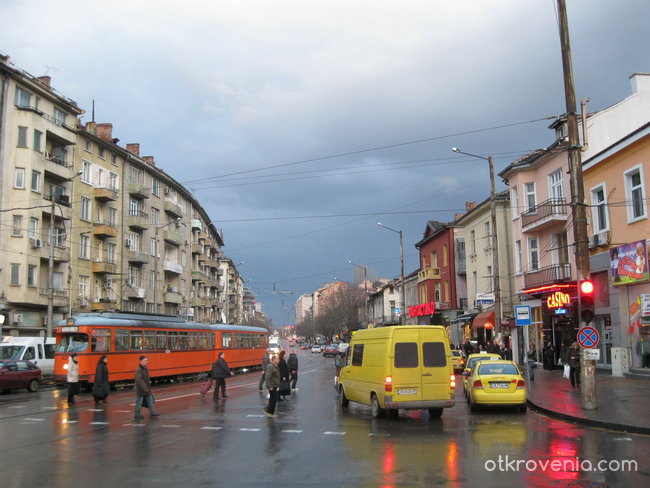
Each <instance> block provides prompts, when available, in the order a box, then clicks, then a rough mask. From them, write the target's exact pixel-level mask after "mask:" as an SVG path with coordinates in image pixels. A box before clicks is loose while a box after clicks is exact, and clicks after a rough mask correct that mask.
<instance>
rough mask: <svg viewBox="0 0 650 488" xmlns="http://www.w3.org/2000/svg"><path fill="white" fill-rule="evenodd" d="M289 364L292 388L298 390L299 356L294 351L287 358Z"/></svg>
mask: <svg viewBox="0 0 650 488" xmlns="http://www.w3.org/2000/svg"><path fill="white" fill-rule="evenodd" d="M287 366H289V373H291V389H292V390H293V391H296V390H297V389H298V388H296V383H297V382H298V356H296V353H295V352H294V351H291V353H290V354H289V358H288V359H287Z"/></svg>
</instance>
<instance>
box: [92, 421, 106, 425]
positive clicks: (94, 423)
mask: <svg viewBox="0 0 650 488" xmlns="http://www.w3.org/2000/svg"><path fill="white" fill-rule="evenodd" d="M90 425H108V422H90Z"/></svg>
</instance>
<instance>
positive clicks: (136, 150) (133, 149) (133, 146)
mask: <svg viewBox="0 0 650 488" xmlns="http://www.w3.org/2000/svg"><path fill="white" fill-rule="evenodd" d="M126 150H127V151H129V152H130V153H132V154H135V155H136V156H138V157H140V144H138V143H135V142H132V143H130V144H127V145H126Z"/></svg>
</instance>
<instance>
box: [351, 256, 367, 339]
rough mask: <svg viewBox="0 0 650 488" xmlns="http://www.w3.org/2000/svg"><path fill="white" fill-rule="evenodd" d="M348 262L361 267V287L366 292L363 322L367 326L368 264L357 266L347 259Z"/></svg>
mask: <svg viewBox="0 0 650 488" xmlns="http://www.w3.org/2000/svg"><path fill="white" fill-rule="evenodd" d="M348 263H350V264H351V265H352V266H354V267H355V268H359V269H363V288H364V290H365V292H366V303H365V307H364V317H363V320H364V322H365V326H366V327H368V317H369V316H370V313H369V311H368V266H359V265H358V264H354V263H353V262H352V261H348Z"/></svg>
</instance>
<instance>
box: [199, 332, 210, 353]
mask: <svg viewBox="0 0 650 488" xmlns="http://www.w3.org/2000/svg"><path fill="white" fill-rule="evenodd" d="M197 339H198V347H199V349H207V348H208V335H207V334H206V333H205V332H199V337H198V338H197Z"/></svg>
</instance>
